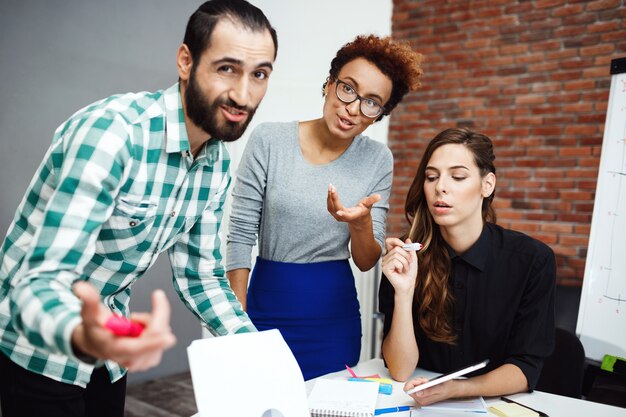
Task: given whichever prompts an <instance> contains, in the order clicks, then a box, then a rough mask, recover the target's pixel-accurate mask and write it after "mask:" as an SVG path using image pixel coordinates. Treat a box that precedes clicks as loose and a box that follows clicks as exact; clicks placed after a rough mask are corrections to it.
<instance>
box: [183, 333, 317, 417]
mask: <svg viewBox="0 0 626 417" xmlns="http://www.w3.org/2000/svg"><path fill="white" fill-rule="evenodd" d="M187 355H188V356H189V366H190V368H191V379H192V381H193V390H194V394H195V397H196V404H197V406H198V414H199V415H200V416H201V417H218V416H219V417H229V416H233V417H242V416H246V417H283V416H284V417H309V416H310V414H309V410H308V406H307V397H306V388H305V385H304V378H303V377H302V372H301V371H300V368H299V366H298V363H297V362H296V359H295V358H294V356H293V354H292V353H291V350H289V347H288V346H287V344H286V343H285V340H284V339H283V337H282V336H281V334H280V332H279V331H278V330H267V331H263V332H258V333H242V334H236V335H231V336H221V337H215V338H208V339H200V340H194V341H193V342H192V343H191V345H190V346H189V347H188V348H187ZM270 410H273V411H270Z"/></svg>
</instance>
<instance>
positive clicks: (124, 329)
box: [104, 314, 144, 337]
mask: <svg viewBox="0 0 626 417" xmlns="http://www.w3.org/2000/svg"><path fill="white" fill-rule="evenodd" d="M104 327H106V328H107V329H109V330H110V331H111V332H112V333H113V334H114V335H116V336H127V337H137V336H139V335H140V334H141V332H143V329H144V325H143V324H141V323H138V322H136V321H131V320H128V319H127V318H126V317H124V316H118V315H116V314H113V315H112V316H111V317H109V318H108V320H107V321H106V323H105V324H104Z"/></svg>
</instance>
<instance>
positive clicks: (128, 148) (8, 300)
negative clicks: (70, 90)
mask: <svg viewBox="0 0 626 417" xmlns="http://www.w3.org/2000/svg"><path fill="white" fill-rule="evenodd" d="M189 148H190V147H189V140H188V138H187V131H186V128H185V119H184V113H183V109H182V104H181V96H180V92H179V85H178V84H175V85H173V86H172V87H170V88H169V89H167V90H164V91H158V92H155V93H147V92H143V93H137V94H124V95H116V96H112V97H109V98H107V99H104V100H101V101H99V102H96V103H94V104H92V105H90V106H87V107H85V108H83V109H82V110H79V111H78V112H77V113H75V114H74V115H73V116H72V117H71V118H70V119H69V120H67V121H66V122H65V123H63V124H62V125H61V126H60V127H59V128H58V129H57V131H56V132H55V135H54V140H53V143H52V146H51V147H50V149H49V150H48V152H47V153H46V155H45V157H44V160H43V162H42V164H41V166H40V167H39V169H38V170H37V172H36V173H35V176H34V177H33V179H32V181H31V183H30V185H29V187H28V190H27V191H26V195H25V196H24V198H23V200H22V202H21V203H20V206H19V208H18V209H17V212H16V214H15V218H14V220H13V223H12V224H11V227H10V228H9V230H8V232H7V236H6V239H5V241H4V243H3V245H2V248H1V250H0V265H1V266H0V267H1V269H0V284H1V287H0V350H2V352H4V354H6V355H7V356H8V357H10V358H11V360H13V361H14V362H15V363H17V364H19V365H21V366H22V367H24V368H26V369H29V370H30V371H32V372H36V373H39V374H43V375H46V376H48V377H50V378H52V379H55V380H58V381H62V382H65V383H70V384H74V385H79V386H83V387H84V386H86V384H87V383H88V382H89V379H90V376H91V372H92V370H93V366H92V365H89V364H87V363H84V362H81V361H80V360H79V359H78V358H76V356H75V355H74V353H73V351H72V347H71V340H70V338H71V334H72V331H73V329H74V328H75V327H76V326H77V325H78V324H79V323H80V321H81V318H80V308H81V303H80V301H79V300H78V299H77V298H76V297H75V296H74V295H73V293H72V284H73V283H74V282H76V281H78V280H84V281H88V282H89V283H91V284H92V285H94V286H95V287H96V288H97V289H98V290H99V291H100V294H101V297H102V300H103V302H104V303H105V305H107V306H109V307H110V308H111V310H112V311H113V312H115V313H121V314H124V315H128V302H129V297H130V292H131V290H130V287H131V285H132V283H133V282H135V280H137V279H138V278H139V277H141V276H142V275H143V273H144V272H145V271H146V270H147V269H148V268H149V267H150V266H151V265H152V264H153V263H154V262H155V261H156V259H157V256H158V255H159V253H161V252H163V251H165V250H167V251H168V255H169V258H170V262H171V265H172V270H173V273H174V285H175V288H176V291H177V292H178V294H179V295H180V298H181V299H182V300H183V301H184V303H185V304H186V305H187V307H188V308H189V309H190V310H191V311H192V312H193V313H194V314H196V315H197V316H198V317H199V318H200V319H201V320H202V321H203V322H204V323H206V324H207V325H208V328H209V330H210V331H211V332H212V333H213V334H216V335H225V334H229V333H237V332H245V331H254V330H255V328H254V326H253V325H252V323H251V322H250V319H249V318H248V316H247V315H246V313H245V312H244V311H243V310H242V309H241V305H240V304H239V302H238V301H237V299H236V297H235V295H234V293H233V292H232V290H231V289H230V287H229V285H228V280H227V279H226V278H225V276H224V269H223V267H222V263H221V255H220V251H219V246H220V239H219V236H218V231H219V228H220V224H221V221H222V206H223V204H224V199H225V197H226V191H227V189H228V185H229V183H230V175H229V173H228V167H229V165H230V157H229V155H228V152H227V151H226V148H225V147H224V144H223V143H222V142H220V141H218V140H214V139H212V140H209V141H208V142H207V143H206V144H205V145H204V147H203V149H202V150H201V152H200V154H199V155H198V157H197V158H196V159H195V160H194V158H193V156H191V154H190V152H189ZM106 365H107V367H108V368H109V372H110V375H111V379H112V380H113V381H116V380H118V379H119V378H121V377H122V376H123V375H124V372H125V370H124V369H122V368H120V367H119V366H118V365H117V364H115V363H113V362H110V361H107V363H106Z"/></svg>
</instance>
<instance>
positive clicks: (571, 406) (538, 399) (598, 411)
mask: <svg viewBox="0 0 626 417" xmlns="http://www.w3.org/2000/svg"><path fill="white" fill-rule="evenodd" d="M352 369H353V370H354V372H356V374H357V375H358V376H365V375H372V374H379V375H380V376H381V377H383V378H389V372H388V371H387V368H385V366H384V364H383V361H382V359H371V360H369V361H365V362H361V363H359V364H358V365H357V366H355V367H354V368H352ZM414 375H422V376H425V377H427V378H428V377H432V376H434V375H436V374H433V373H432V372H428V371H421V370H417V371H416V372H415V374H414ZM349 376H350V374H349V373H348V371H347V370H345V371H340V372H335V373H332V374H328V375H324V376H322V377H320V378H342V379H345V378H347V377H349ZM305 384H306V389H307V395H308V394H309V393H310V392H311V389H313V385H314V384H315V379H312V380H310V381H306V383H305ZM403 386H404V384H403V383H400V382H395V381H394V383H393V393H392V394H391V395H384V394H379V395H378V403H377V404H376V407H377V408H386V407H394V406H399V405H413V404H415V403H414V401H413V399H412V398H411V397H409V396H408V395H406V394H405V393H404V391H403V389H402V387H403ZM507 397H508V398H511V399H513V400H514V401H517V402H519V403H521V404H524V405H528V406H529V407H532V408H534V409H535V410H541V411H543V412H544V413H546V414H548V415H549V416H550V417H626V408H619V407H614V406H610V405H606V404H600V403H594V402H591V401H584V400H577V399H575V398H570V397H563V396H560V395H554V394H548V393H547V392H540V391H534V392H533V393H530V394H529V393H524V394H515V395H507ZM485 402H486V403H487V406H489V405H491V404H495V403H498V402H500V399H499V397H495V398H485ZM444 415H445V416H453V415H454V414H452V413H449V412H446V413H443V412H435V411H429V412H427V411H425V410H415V411H413V412H412V414H411V412H402V413H391V414H384V415H383V417H387V416H388V417H409V416H411V417H417V416H419V417H422V416H423V417H425V416H428V417H431V416H437V417H442V416H444ZM459 415H462V416H464V417H468V413H459ZM479 415H480V414H479ZM488 415H489V416H492V414H491V413H489V414H488Z"/></svg>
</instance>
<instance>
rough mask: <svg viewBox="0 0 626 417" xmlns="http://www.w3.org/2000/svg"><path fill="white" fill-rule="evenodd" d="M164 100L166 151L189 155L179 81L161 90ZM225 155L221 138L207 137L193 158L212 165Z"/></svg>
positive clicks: (189, 149) (198, 162)
mask: <svg viewBox="0 0 626 417" xmlns="http://www.w3.org/2000/svg"><path fill="white" fill-rule="evenodd" d="M163 97H164V102H165V119H166V122H165V129H166V132H167V134H166V139H165V141H166V143H165V151H166V152H167V153H176V152H182V153H184V154H185V155H186V156H188V157H190V156H189V155H190V154H189V152H191V146H190V145H189V136H187V127H186V125H185V112H184V111H183V101H182V97H181V94H180V83H176V84H174V85H173V86H171V87H170V88H168V89H167V90H165V91H164V92H163ZM225 157H226V147H225V146H224V143H223V142H222V141H221V140H218V139H209V140H208V141H207V142H206V143H205V144H204V146H202V149H201V150H200V152H199V153H198V157H197V158H195V161H196V163H197V164H200V165H206V166H212V165H213V164H214V163H215V162H216V161H219V160H221V159H224V158H225Z"/></svg>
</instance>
